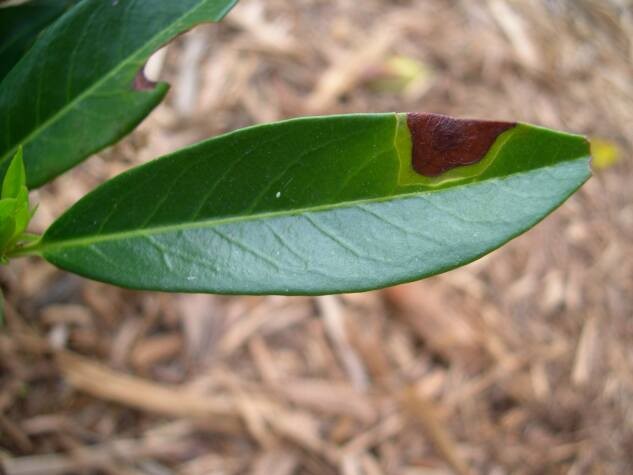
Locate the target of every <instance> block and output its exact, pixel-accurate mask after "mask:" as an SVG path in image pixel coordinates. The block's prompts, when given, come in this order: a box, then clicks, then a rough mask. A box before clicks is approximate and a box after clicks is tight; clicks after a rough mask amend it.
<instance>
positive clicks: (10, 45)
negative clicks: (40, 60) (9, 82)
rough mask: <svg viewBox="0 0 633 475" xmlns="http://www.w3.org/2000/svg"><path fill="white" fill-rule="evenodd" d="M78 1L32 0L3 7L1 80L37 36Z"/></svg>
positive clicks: (0, 34)
mask: <svg viewBox="0 0 633 475" xmlns="http://www.w3.org/2000/svg"><path fill="white" fill-rule="evenodd" d="M75 3H77V2H76V0H32V1H30V2H28V3H25V4H22V5H17V6H13V7H8V8H0V80H2V78H3V77H5V76H6V75H7V73H8V72H9V71H10V70H11V68H13V66H14V65H15V64H16V63H17V62H18V61H19V60H20V58H21V57H22V56H23V55H24V53H26V51H27V50H28V49H29V48H30V47H31V45H32V44H33V42H34V41H35V38H36V37H37V35H38V34H39V33H40V32H41V31H42V30H43V29H44V28H45V27H47V26H48V25H49V24H51V23H53V22H54V21H55V20H56V19H57V18H58V17H59V16H60V15H61V14H62V13H64V11H66V9H67V8H69V7H70V6H72V5H74V4H75Z"/></svg>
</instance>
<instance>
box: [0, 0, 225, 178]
mask: <svg viewBox="0 0 633 475" xmlns="http://www.w3.org/2000/svg"><path fill="white" fill-rule="evenodd" d="M205 1H206V0H200V1H199V2H198V4H197V6H195V7H192V8H190V9H189V10H187V11H186V12H185V13H184V14H183V15H181V16H179V17H178V18H177V19H174V20H173V21H172V22H170V23H169V25H168V26H167V27H166V28H163V29H162V30H160V31H159V32H158V33H156V34H155V35H154V36H152V37H151V38H150V39H149V40H148V41H146V42H145V44H144V45H143V46H141V47H140V48H138V49H136V50H134V52H133V53H132V54H130V55H128V56H127V57H126V58H125V60H123V61H121V62H120V63H119V65H118V66H116V67H115V68H113V69H112V70H110V72H109V73H107V74H105V75H104V76H102V77H101V79H99V80H97V81H96V82H95V83H93V84H92V85H91V86H89V87H88V88H86V89H84V90H83V91H82V92H81V93H80V94H78V95H77V96H75V97H74V98H73V99H72V100H71V101H70V102H68V103H66V104H65V106H64V107H63V108H62V109H61V110H59V111H58V112H56V113H55V114H53V115H52V116H50V117H49V118H48V119H46V120H45V121H44V122H42V123H41V124H39V125H38V126H37V127H36V128H35V129H34V130H33V131H32V132H30V133H29V134H28V135H27V136H26V137H25V138H23V139H21V140H19V141H17V142H16V145H14V146H13V147H12V148H11V149H9V150H8V151H7V153H5V154H4V155H3V156H2V158H0V167H1V166H2V164H3V163H4V162H6V160H7V159H8V158H9V157H11V156H12V155H13V154H14V153H15V150H16V149H17V147H19V146H20V145H23V146H24V145H26V144H28V143H29V142H30V141H31V140H32V139H33V138H34V137H37V136H38V135H39V134H41V133H42V131H44V130H46V129H47V128H48V127H49V125H50V124H52V123H54V122H56V121H57V119H58V118H60V117H62V116H64V115H65V114H66V113H67V112H68V111H70V110H72V109H73V108H74V107H75V105H76V104H77V103H79V102H81V101H82V100H83V99H84V97H86V96H87V95H89V94H90V93H92V92H93V91H94V90H96V89H98V88H99V87H100V86H102V85H103V84H104V82H107V81H109V80H110V79H111V78H112V77H113V76H115V75H116V74H118V73H119V72H120V70H121V69H123V68H124V67H126V66H128V65H129V63H130V62H131V61H132V60H133V59H134V58H135V57H136V56H137V55H138V54H139V53H140V52H141V51H143V49H145V48H146V45H147V44H148V43H152V42H154V41H156V40H157V39H158V38H159V37H160V36H161V35H163V34H164V33H165V32H166V31H167V30H169V28H171V27H172V26H173V25H174V24H176V23H178V22H180V21H182V20H183V19H184V18H186V17H187V16H189V15H192V14H193V13H195V11H196V10H198V9H199V8H200V5H201V4H202V3H204V2H205ZM223 14H226V12H223Z"/></svg>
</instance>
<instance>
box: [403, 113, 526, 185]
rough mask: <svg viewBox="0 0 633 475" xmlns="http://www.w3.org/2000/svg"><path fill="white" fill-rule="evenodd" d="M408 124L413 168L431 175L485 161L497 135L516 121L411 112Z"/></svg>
mask: <svg viewBox="0 0 633 475" xmlns="http://www.w3.org/2000/svg"><path fill="white" fill-rule="evenodd" d="M407 124H408V126H409V130H410V131H411V141H412V144H413V152H412V155H413V157H412V163H413V169H414V170H415V171H416V172H417V173H419V174H420V175H424V176H427V177H436V176H438V175H441V174H442V173H444V172H447V171H448V170H451V169H453V168H456V167H461V166H464V165H472V164H475V163H477V162H479V161H481V159H483V158H484V156H485V155H486V153H487V152H488V150H490V147H492V145H493V144H494V142H495V140H496V139H497V137H499V135H501V134H502V133H503V132H505V131H506V130H508V129H511V128H512V127H514V126H515V125H516V123H515V122H494V121H485V120H471V119H455V118H453V117H448V116H445V115H439V114H426V113H423V114H415V113H410V114H408V115H407Z"/></svg>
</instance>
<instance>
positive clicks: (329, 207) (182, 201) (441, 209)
mask: <svg viewBox="0 0 633 475" xmlns="http://www.w3.org/2000/svg"><path fill="white" fill-rule="evenodd" d="M416 117H417V118H418V119H420V118H423V119H424V118H425V117H427V118H431V119H433V120H431V121H430V122H428V121H427V123H426V126H424V124H425V122H424V121H422V122H420V121H418V122H416V121H415V120H413V119H415V118H416ZM438 118H439V119H440V120H439V122H438V121H437V120H436V119H438ZM420 123H422V124H423V127H421V126H420ZM424 127H426V128H424ZM411 132H413V133H411ZM486 142H487V145H485V147H484V148H482V144H485V143H486ZM478 149H479V152H476V151H477V150H478ZM438 150H439V151H440V152H441V153H442V155H441V156H438V155H437V152H438ZM474 151H475V152H474ZM473 153H479V154H480V156H479V157H474V156H473ZM413 155H417V158H418V160H420V163H418V166H417V168H420V169H422V170H426V169H425V167H427V168H428V165H429V164H431V165H432V164H433V163H432V160H437V159H438V157H440V159H442V160H444V162H443V163H442V164H440V165H442V167H443V169H442V171H441V172H439V173H438V172H437V170H430V169H429V170H426V171H425V173H426V174H427V175H429V176H424V175H423V174H421V173H420V172H417V171H416V170H415V169H414V166H413V164H412V156H413ZM442 157H443V158H442ZM456 157H457V158H456ZM482 157H483V159H481V160H479V161H477V160H475V158H482ZM429 160H430V161H429ZM451 161H452V162H451ZM460 161H461V162H477V163H473V164H470V165H465V166H456V165H457V162H460ZM449 162H451V163H452V164H451V163H449ZM588 162H589V150H588V143H587V141H586V140H585V139H584V138H583V137H580V136H576V135H568V134H564V133H560V132H555V131H551V130H547V129H543V128H539V127H535V126H530V125H525V124H504V123H501V124H499V123H481V122H468V121H466V122H461V121H454V120H451V119H448V118H444V117H439V116H431V115H428V116H427V115H421V116H414V115H409V116H407V115H406V114H377V115H351V116H334V117H321V118H304V119H295V120H290V121H286V122H279V123H275V124H269V125H261V126H256V127H252V128H248V129H243V130H239V131H237V132H234V133H230V134H227V135H224V136H221V137H218V138H215V139H212V140H208V141H206V142H202V143H200V144H198V145H195V146H192V147H190V148H187V149H184V150H182V151H179V152H177V153H175V154H172V155H169V156H166V157H163V158H161V159H158V160H155V161H153V162H150V163H148V164H145V165H143V166H141V167H138V168H135V169H133V170H131V171H129V172H127V173H124V174H122V175H120V176H118V177H116V178H114V179H113V180H111V181H109V182H107V183H105V184H104V185H102V186H101V187H99V188H98V189H96V190H95V191H93V192H92V193H90V194H89V195H87V196H86V197H84V198H83V199H82V200H81V201H79V202H78V203H77V204H76V205H75V206H74V207H72V208H71V209H70V210H69V211H67V212H66V213H65V214H64V215H63V216H62V217H61V218H59V220H58V221H57V222H55V223H54V224H53V225H52V227H51V228H50V229H49V230H48V231H47V232H46V233H45V235H44V237H43V239H42V241H41V242H40V243H39V245H38V246H37V247H36V248H34V249H32V250H30V251H29V252H35V253H39V254H41V255H42V256H43V257H45V258H46V259H47V260H49V261H50V262H52V263H53V264H56V265H57V266H59V267H62V268H64V269H68V270H70V271H73V272H76V273H79V274H82V275H84V276H88V277H91V278H94V279H98V280H103V281H107V282H111V283H114V284H118V285H122V286H126V287H131V288H138V289H159V290H170V291H187V292H219V293H281V294H319V293H331V292H344V291H345V292H347V291H358V290H364V289H372V288H377V287H381V286H386V285H389V284H395V283H398V282H405V281H411V280H414V279H418V278H421V277H425V276H428V275H431V274H436V273H439V272H442V271H446V270H448V269H451V268H454V267H456V266H459V265H462V264H465V263H468V262H470V261H472V260H474V259H476V258H478V257H480V256H482V255H484V254H486V253H487V252H490V251H491V250H493V249H495V248H497V247H498V246H500V245H501V244H503V243H505V242H506V241H508V240H509V239H511V238H513V237H515V236H516V235H518V234H520V233H522V232H524V231H525V230H527V229H528V228H530V227H532V226H533V225H534V224H536V223H537V222H538V221H539V220H541V219H542V218H543V217H544V216H545V215H547V214H548V213H549V212H551V211H552V210H553V209H554V208H556V207H557V206H559V205H560V204H561V203H562V202H563V201H564V200H565V199H566V198H567V197H568V196H569V195H570V194H572V193H573V192H574V191H575V190H576V189H577V188H578V187H579V186H580V185H581V184H582V183H583V182H584V181H585V180H587V178H588V177H589V175H590V171H589V166H588ZM447 164H448V165H447ZM437 165H438V163H435V165H434V166H437ZM444 165H446V166H444ZM442 167H441V168H442ZM451 167H452V169H451V170H448V171H446V170H444V169H446V168H451ZM431 168H432V167H431Z"/></svg>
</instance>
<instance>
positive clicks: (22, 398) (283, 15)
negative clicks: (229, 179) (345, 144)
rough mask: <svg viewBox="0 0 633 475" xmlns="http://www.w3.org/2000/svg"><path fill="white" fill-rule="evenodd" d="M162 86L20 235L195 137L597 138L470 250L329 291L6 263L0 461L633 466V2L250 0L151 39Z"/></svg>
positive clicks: (412, 470) (23, 474)
mask: <svg viewBox="0 0 633 475" xmlns="http://www.w3.org/2000/svg"><path fill="white" fill-rule="evenodd" d="M148 75H152V76H154V77H159V78H161V80H166V81H168V82H170V83H171V84H172V89H171V92H170V94H169V96H168V98H167V100H166V102H165V103H164V104H163V105H161V106H160V107H159V108H158V109H156V110H155V111H154V112H153V113H152V114H151V115H150V116H149V117H148V118H147V119H146V120H145V122H144V123H143V124H142V125H141V126H140V128H139V129H138V130H137V131H136V132H134V133H133V134H132V135H131V136H129V137H128V138H127V139H125V140H124V141H123V142H121V143H120V144H118V145H116V146H115V147H112V148H110V149H108V150H106V151H105V152H103V153H100V154H99V155H98V156H95V157H93V158H92V159H90V160H89V161H87V162H85V163H84V164H83V165H82V166H80V167H79V168H77V169H76V170H74V171H73V172H71V173H69V174H67V175H65V176H63V177H61V178H59V179H57V180H56V181H55V182H54V183H53V184H51V185H48V186H47V187H46V188H44V189H42V190H39V191H37V192H34V193H33V196H32V201H33V202H39V203H40V208H39V211H38V213H37V215H36V218H35V220H34V224H33V229H34V231H41V230H43V229H44V228H45V227H46V225H47V224H48V223H50V222H51V221H52V220H53V219H54V218H55V217H56V216H58V215H59V214H60V213H61V212H62V211H63V210H64V209H66V208H67V207H68V206H69V205H71V204H72V203H74V202H75V201H76V200H77V199H78V198H80V197H81V196H82V195H83V194H85V193H86V192H88V191H89V190H91V189H92V188H93V187H94V186H96V185H97V184H98V183H100V182H102V181H104V180H106V179H107V178H109V177H112V176H114V175H116V174H118V173H120V172H121V171H123V170H125V169H127V168H129V167H131V166H134V165H137V164H139V163H142V162H145V161H147V160H149V159H152V158H155V157H157V156H160V155H162V154H165V153H167V152H170V151H172V150H175V149H177V148H180V147H182V146H184V145H187V144H190V143H192V142H194V141H198V140H201V139H203V138H206V137H209V136H213V135H217V134H219V133H222V132H224V131H228V130H233V129H235V128H238V127H242V126H247V125H250V124H254V123H258V122H264V121H273V120H278V119H282V118H287V117H294V116H299V115H311V114H332V113H345V112H364V111H429V112H439V113H446V114H452V115H457V116H466V117H476V118H488V119H502V120H520V121H528V122H532V123H537V124H540V125H544V126H548V127H553V128H559V129H563V130H568V131H573V132H577V133H583V134H586V135H588V136H589V137H590V138H591V139H592V140H593V144H594V147H593V154H594V162H593V166H594V172H595V173H594V178H593V179H592V180H590V182H588V183H587V184H586V185H585V186H584V187H583V188H582V189H581V190H580V192H578V193H577V194H576V195H575V196H574V197H572V199H571V200H569V201H568V202H567V203H565V204H564V205H563V206H562V208H560V209H559V210H558V211H556V212H555V213H554V214H553V215H552V216H550V217H548V218H547V219H546V220H545V221H544V222H542V223H541V224H539V225H538V226H537V227H536V228H535V229H533V230H532V231H530V232H528V233H527V234H526V235H524V236H522V237H520V238H518V239H516V240H514V241H513V242H511V243H510V244H508V245H506V246H505V247H503V248H502V249H500V250H498V251H496V252H494V253H492V254H491V255H489V256H488V257H486V258H484V259H481V260H479V261H477V262H475V263H473V264H471V265H469V266H467V267H465V268H461V269H458V270H455V271H452V272H449V273H447V274H444V275H441V276H437V277H433V278H430V279H427V280H425V281H422V282H417V283H413V284H409V285H405V286H399V287H395V288H391V289H387V290H383V291H377V292H369V293H363V294H353V295H341V296H325V297H318V298H286V297H277V296H271V297H225V296H215V295H168V294H159V293H149V292H148V293H141V292H131V291H126V290H121V289H118V288H114V287H110V286H107V285H104V284H99V283H94V282H90V281H87V280H84V279H81V278H79V277H75V276H72V275H69V274H66V273H64V272H61V271H57V270H55V269H54V268H53V267H52V266H50V265H48V264H46V263H43V262H40V261H37V260H22V261H21V260H18V261H15V262H13V263H12V264H11V266H9V267H3V268H2V269H0V283H1V285H2V287H3V289H4V291H5V298H6V319H5V322H4V325H3V328H1V329H0V460H2V462H0V472H2V471H3V470H4V472H6V474H8V475H36V474H66V473H69V474H75V473H77V474H93V473H95V474H130V475H131V474H148V475H172V474H183V475H198V474H200V475H202V474H205V475H206V474H209V475H211V474H213V475H215V474H217V475H224V474H252V475H295V474H296V475H299V474H318V475H321V474H326V475H327V474H344V475H380V474H384V475H389V474H403V475H439V474H459V475H463V474H494V475H504V474H559V473H560V474H570V475H580V474H630V473H633V200H631V196H632V195H631V189H632V186H633V185H632V183H633V168H632V164H631V152H632V150H633V2H631V1H629V0H525V1H504V0H487V1H484V0H477V1H466V0H464V1H458V0H453V1H449V0H364V1H363V2H358V1H357V0H336V1H332V0H294V1H292V2H289V1H286V0H265V1H264V0H242V2H241V3H240V4H239V5H238V6H237V7H236V8H235V10H234V11H233V12H232V13H230V15H229V16H228V17H227V18H226V20H225V21H224V22H223V23H222V24H219V25H205V26H201V27H199V28H196V29H195V30H193V31H191V32H189V33H187V34H186V35H183V36H181V37H180V38H178V39H177V40H176V41H175V42H174V43H172V44H171V45H169V46H168V47H167V48H165V49H163V50H161V52H160V53H158V54H157V55H155V56H154V57H153V59H152V60H151V62H150V64H149V65H148Z"/></svg>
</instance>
